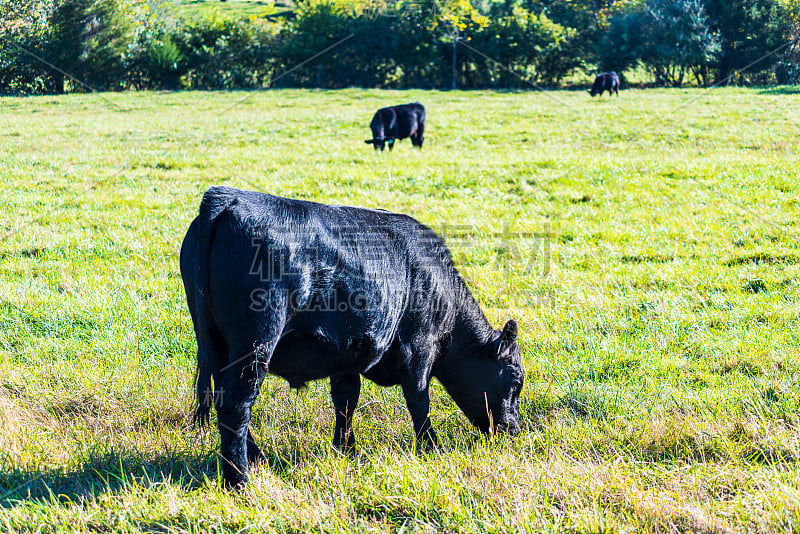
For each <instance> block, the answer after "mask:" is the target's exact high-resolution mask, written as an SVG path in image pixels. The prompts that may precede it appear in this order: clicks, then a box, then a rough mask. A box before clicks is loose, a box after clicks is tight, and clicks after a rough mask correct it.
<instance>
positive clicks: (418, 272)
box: [180, 187, 524, 487]
mask: <svg viewBox="0 0 800 534" xmlns="http://www.w3.org/2000/svg"><path fill="white" fill-rule="evenodd" d="M180 266H181V275H182V276H183V283H184V287H185V289H186V298H187V301H188V304H189V311H190V312H191V316H192V321H193V323H194V328H195V334H196V336H197V376H196V394H197V401H198V407H197V411H196V413H195V421H196V422H198V423H199V424H204V423H206V422H207V421H208V419H209V414H210V411H211V407H212V405H213V406H214V407H215V408H216V411H217V418H218V420H219V432H220V438H221V449H222V451H221V452H222V457H223V459H224V461H223V463H222V469H223V477H224V483H225V485H226V486H228V487H235V486H240V485H242V484H244V483H245V482H246V480H247V470H248V465H249V464H252V463H253V462H256V461H258V460H260V459H261V458H262V453H261V451H260V450H259V448H258V446H257V445H256V444H255V441H254V439H253V436H252V434H251V433H250V431H249V430H248V424H249V421H250V412H251V408H252V406H253V403H254V402H255V399H256V396H257V395H258V391H259V388H260V386H261V383H262V381H263V379H264V377H265V375H266V374H267V373H268V372H269V373H271V374H274V375H277V376H280V377H283V378H285V379H286V380H287V381H288V382H289V384H290V386H292V387H295V388H297V387H302V386H303V385H304V384H305V383H306V382H308V381H311V380H317V379H321V378H328V377H329V378H330V388H331V397H332V399H333V405H334V408H335V410H336V428H335V431H334V439H333V442H334V445H336V446H337V447H339V448H349V447H351V446H353V445H354V444H355V438H354V436H353V432H352V428H351V422H352V418H353V413H354V411H355V408H356V404H357V402H358V397H359V390H360V378H359V377H360V375H364V376H365V377H366V378H368V379H370V380H372V381H373V382H375V383H377V384H379V385H381V386H392V385H398V384H399V385H400V386H401V387H402V388H403V395H404V397H405V400H406V404H407V406H408V410H409V412H411V418H412V421H413V424H414V431H415V433H416V436H417V439H418V440H419V441H418V444H419V445H421V446H433V445H434V444H435V443H436V435H435V434H434V431H433V429H432V428H431V424H430V419H429V417H428V403H429V400H428V385H429V383H430V380H431V378H432V377H436V378H437V379H438V380H439V381H440V382H441V383H442V384H443V385H444V387H445V389H446V390H447V392H448V393H449V394H450V396H451V397H452V398H453V399H454V400H455V402H456V404H458V406H459V407H460V408H461V410H462V411H463V412H464V413H465V414H466V416H467V418H468V419H469V420H470V421H471V422H472V423H473V424H474V425H475V426H476V427H477V428H478V429H480V430H481V431H483V432H485V433H491V432H493V431H508V432H511V433H515V432H517V431H518V430H519V425H520V422H519V395H520V392H521V391H522V385H523V378H524V373H523V368H522V361H521V355H520V349H519V346H518V344H517V326H516V323H515V322H514V321H513V320H512V321H508V323H506V325H505V327H504V328H503V329H502V331H499V332H498V331H496V330H494V329H492V327H491V326H490V325H489V323H488V322H487V320H486V318H485V317H484V315H483V313H482V312H481V309H480V308H479V307H478V304H477V303H476V302H475V300H474V299H473V297H472V295H471V294H470V292H469V290H468V289H467V287H466V285H465V284H464V281H463V279H462V278H461V277H460V276H459V274H458V272H457V271H456V268H455V266H454V265H453V261H452V259H451V258H450V253H449V252H448V250H447V248H446V247H445V245H444V243H443V242H442V240H440V239H439V238H438V237H437V236H436V235H435V234H434V232H433V231H432V230H430V229H429V228H427V227H425V226H423V225H422V224H420V223H418V222H417V221H415V220H414V219H412V218H411V217H408V216H406V215H399V214H395V213H390V212H387V211H381V210H371V209H365V208H355V207H349V206H327V205H324V204H316V203H314V202H306V201H302V200H292V199H287V198H281V197H276V196H272V195H267V194H263V193H256V192H252V191H240V190H237V189H232V188H229V187H212V188H210V189H209V190H208V191H206V193H205V195H203V200H202V202H201V203H200V214H199V216H198V217H197V218H196V219H195V220H194V221H193V222H192V224H191V226H190V227H189V231H188V232H187V234H186V237H185V238H184V240H183V245H182V247H181V255H180ZM212 379H213V387H212V384H211V381H212Z"/></svg>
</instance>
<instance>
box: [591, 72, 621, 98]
mask: <svg viewBox="0 0 800 534" xmlns="http://www.w3.org/2000/svg"><path fill="white" fill-rule="evenodd" d="M603 91H608V94H609V95H610V96H614V93H617V96H619V76H617V73H616V72H613V71H612V72H604V73H602V74H598V75H597V77H596V78H595V79H594V84H592V89H591V90H590V91H589V94H590V95H592V96H594V95H596V94H600V96H603Z"/></svg>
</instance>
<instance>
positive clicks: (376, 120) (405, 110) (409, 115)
mask: <svg viewBox="0 0 800 534" xmlns="http://www.w3.org/2000/svg"><path fill="white" fill-rule="evenodd" d="M369 127H370V129H371V130H372V139H367V140H366V141H364V142H365V143H367V144H368V145H375V150H378V149H380V150H381V151H382V150H383V148H384V146H386V145H387V144H388V145H389V150H391V149H392V148H394V141H395V139H405V138H406V137H410V138H411V144H412V145H414V146H416V147H419V148H422V141H423V140H424V139H423V134H424V133H425V108H424V107H423V105H422V104H420V103H419V102H414V103H412V104H402V105H400V106H392V107H388V108H381V109H379V110H378V111H377V112H375V116H374V117H372V122H370V123H369Z"/></svg>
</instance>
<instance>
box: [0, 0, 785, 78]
mask: <svg viewBox="0 0 800 534" xmlns="http://www.w3.org/2000/svg"><path fill="white" fill-rule="evenodd" d="M169 5H171V4H160V6H161V8H155V7H151V4H148V3H147V2H146V1H144V0H28V1H26V2H19V1H18V0H0V43H1V44H2V48H0V93H2V94H58V93H63V92H66V91H89V90H121V89H235V88H262V87H319V88H339V87H349V86H361V87H386V88H411V87H415V88H431V89H447V88H452V87H458V88H464V89H472V88H525V87H530V86H531V85H536V86H559V85H563V84H564V83H565V80H569V79H575V78H576V77H577V76H579V75H584V76H586V75H589V74H591V73H593V72H597V71H608V70H615V71H617V72H619V73H620V75H621V76H622V78H623V80H624V79H625V75H626V73H630V72H633V71H635V70H637V69H638V71H639V72H641V71H642V70H643V71H644V72H646V73H647V75H648V78H649V80H650V81H651V83H652V84H654V85H659V86H675V87H679V86H681V85H684V84H686V83H692V84H697V85H700V86H708V85H711V84H719V83H735V84H760V85H766V84H789V83H800V46H798V42H797V39H798V35H800V30H799V29H800V0H298V2H297V6H296V8H295V9H293V10H291V11H284V12H279V11H278V10H277V9H275V8H272V9H270V8H266V9H265V10H264V13H263V15H262V16H251V17H249V18H243V17H241V16H235V15H233V14H231V13H230V12H226V11H223V10H216V9H215V10H211V11H209V12H208V13H206V14H204V15H198V16H194V17H186V16H181V15H179V14H176V13H175V12H174V10H171V9H167V8H165V6H169Z"/></svg>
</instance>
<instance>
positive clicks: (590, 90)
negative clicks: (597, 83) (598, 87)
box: [588, 87, 597, 96]
mask: <svg viewBox="0 0 800 534" xmlns="http://www.w3.org/2000/svg"><path fill="white" fill-rule="evenodd" d="M588 93H589V94H590V95H592V96H594V95H596V94H597V91H595V90H594V87H592V88H591V89H589V91H588Z"/></svg>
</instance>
